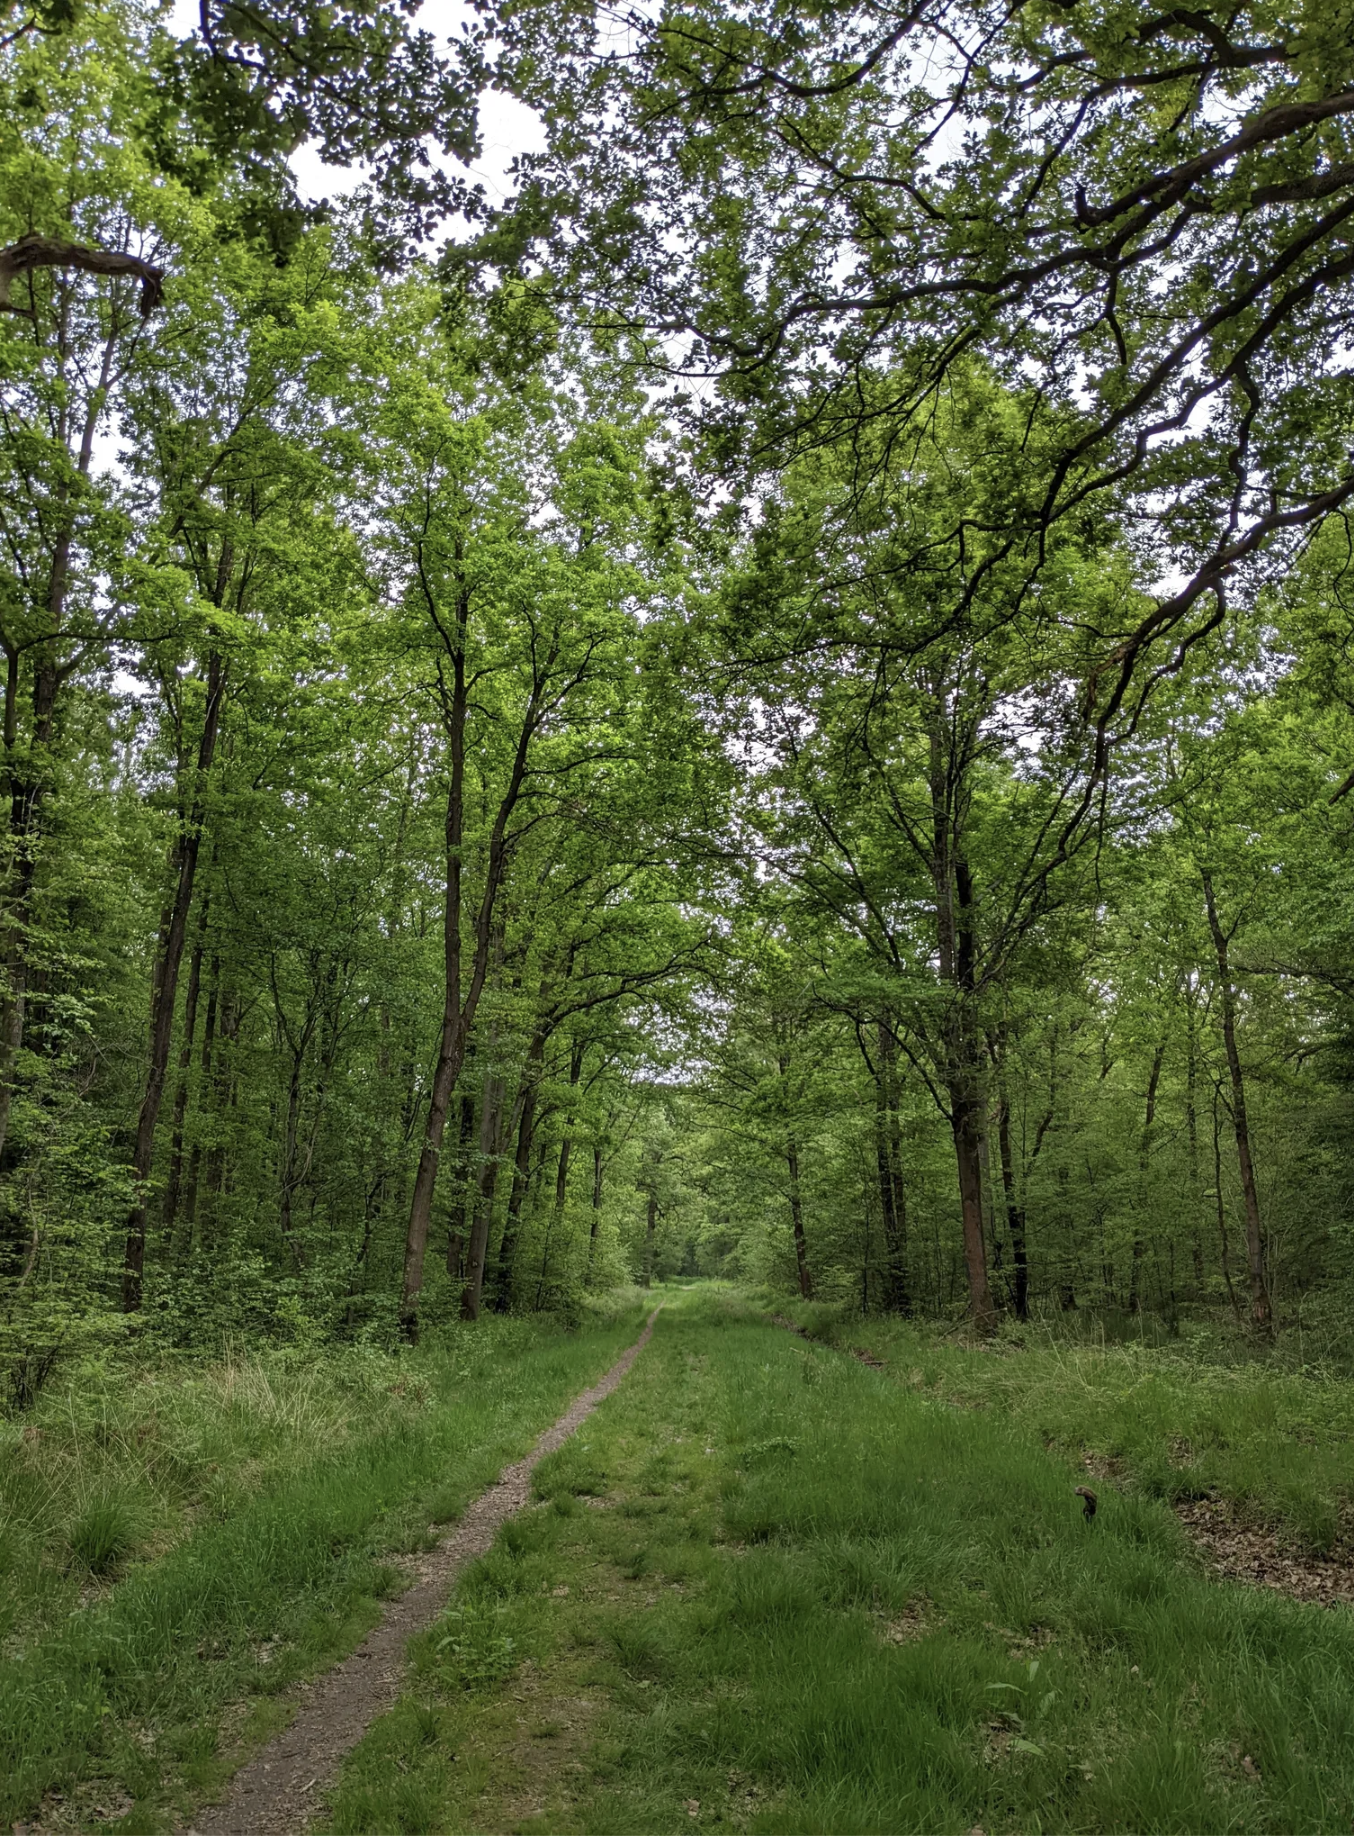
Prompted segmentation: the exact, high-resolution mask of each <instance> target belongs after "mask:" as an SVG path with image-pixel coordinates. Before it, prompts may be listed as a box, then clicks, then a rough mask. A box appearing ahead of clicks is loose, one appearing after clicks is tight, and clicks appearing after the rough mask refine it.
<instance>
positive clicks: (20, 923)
mask: <svg viewBox="0 0 1354 1836" xmlns="http://www.w3.org/2000/svg"><path fill="white" fill-rule="evenodd" d="M36 323H37V321H36V319H35V320H34V327H35V329H36ZM120 336H121V321H120V317H119V315H118V313H117V312H116V311H113V312H111V313H110V315H109V318H108V330H107V333H106V335H105V337H104V343H103V352H102V356H101V359H100V365H99V373H98V381H97V382H96V383H95V384H94V386H93V387H92V388H89V389H87V391H86V395H85V407H84V417H83V421H82V422H78V423H76V422H73V420H72V411H71V407H70V404H71V402H72V401H74V400H75V399H76V389H77V386H78V385H75V384H73V383H72V382H71V380H70V377H69V371H68V347H67V342H66V339H67V327H66V324H65V321H64V316H63V318H62V321H61V322H60V324H59V326H58V334H57V349H58V361H59V364H60V369H61V371H62V373H63V380H65V381H66V382H67V384H68V393H67V396H66V399H65V401H64V402H63V403H62V405H61V407H60V410H59V413H58V419H57V425H56V428H55V430H54V431H55V434H56V438H57V440H58V442H59V443H60V444H61V445H62V446H63V447H64V448H65V450H66V456H67V458H68V459H69V461H70V464H71V470H72V471H73V472H74V474H75V476H76V477H77V478H79V479H80V480H82V481H84V480H87V479H88V478H89V473H90V467H91V465H92V463H93V459H94V441H95V436H96V434H97V432H98V426H99V421H100V420H101V418H102V416H103V412H104V409H105V407H106V405H107V401H108V393H109V388H110V386H111V384H112V380H113V373H114V361H115V356H116V350H117V343H118V339H119V337H120ZM77 434H78V440H77V437H76V436H77ZM82 495H83V494H82V492H81V491H80V490H79V489H78V488H73V486H72V483H71V480H70V477H69V475H68V474H66V475H63V474H62V473H61V472H58V475H57V479H56V483H55V487H54V489H53V490H52V492H51V496H50V500H49V502H48V503H47V505H46V506H45V508H44V511H43V515H42V518H41V523H42V524H43V525H45V526H46V527H48V528H51V529H52V530H54V536H53V541H52V550H51V555H52V565H51V571H50V573H49V575H48V578H47V594H46V602H47V603H46V617H47V631H46V634H45V635H44V637H43V638H42V639H41V641H39V642H38V643H36V644H35V645H33V646H32V649H33V657H34V662H33V727H32V736H31V741H30V745H29V750H28V756H27V758H26V759H23V760H21V759H20V757H19V752H18V744H19V688H20V658H21V652H20V650H19V649H18V648H17V647H16V646H14V645H11V644H9V643H6V644H5V647H4V650H5V659H6V666H7V667H6V673H5V705H4V722H3V736H4V768H5V778H6V784H7V790H8V795H9V838H10V846H11V856H10V870H9V882H10V883H9V888H8V896H7V898H6V901H5V903H6V905H7V907H8V911H7V914H6V923H5V931H4V968H5V980H6V985H5V989H4V992H3V999H2V1000H0V1161H2V1160H3V1157H4V1152H5V1143H6V1142H7V1140H8V1139H9V1121H10V1111H11V1108H12V1105H13V1100H14V1080H15V1076H16V1073H17V1070H18V1057H19V1053H20V1051H21V1050H22V1048H23V1042H24V1021H25V1015H26V1009H27V1001H28V993H29V974H30V962H29V948H28V944H29V931H30V928H31V925H32V919H33V890H34V885H35V883H36V879H37V847H38V841H39V839H40V836H41V832H42V810H43V805H44V802H45V800H46V794H47V787H48V776H49V767H48V761H47V759H46V757H45V754H46V753H47V751H48V748H49V747H50V746H51V743H52V732H53V726H54V722H55V717H56V702H57V696H58V694H59V693H60V690H61V687H62V684H63V683H64V682H65V681H66V680H67V678H68V677H69V675H70V673H71V671H72V669H73V668H74V667H75V663H74V661H70V662H67V663H64V664H63V663H61V662H60V661H59V660H58V655H57V650H56V645H57V643H58V642H59V633H60V632H61V631H62V629H63V627H64V626H65V623H66V612H67V601H68V598H69V594H70V586H71V562H72V555H73V552H74V546H75V518H76V514H77V506H78V503H79V501H80V500H81V498H82ZM79 654H80V652H79V651H78V650H77V652H76V656H77V658H78V656H79Z"/></svg>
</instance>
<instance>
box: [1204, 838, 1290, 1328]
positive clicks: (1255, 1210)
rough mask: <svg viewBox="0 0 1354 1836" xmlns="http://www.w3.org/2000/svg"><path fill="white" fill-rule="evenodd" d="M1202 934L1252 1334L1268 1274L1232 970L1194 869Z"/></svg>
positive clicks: (1266, 1322) (1264, 1321)
mask: <svg viewBox="0 0 1354 1836" xmlns="http://www.w3.org/2000/svg"><path fill="white" fill-rule="evenodd" d="M1200 878H1201V879H1202V881H1203V888H1204V905H1205V908H1206V910H1207V912H1208V928H1209V930H1210V931H1211V932H1212V934H1213V949H1214V952H1215V954H1216V956H1217V959H1218V992H1219V994H1220V995H1221V997H1222V1040H1223V1045H1224V1046H1225V1048H1226V1051H1227V1069H1228V1072H1229V1073H1230V1075H1231V1080H1232V1126H1233V1130H1234V1132H1235V1135H1236V1157H1237V1161H1238V1164H1239V1166H1240V1169H1241V1198H1242V1203H1243V1205H1244V1207H1245V1214H1246V1264H1247V1270H1248V1273H1249V1275H1250V1284H1251V1324H1252V1325H1253V1326H1254V1327H1255V1328H1256V1330H1257V1331H1258V1332H1262V1333H1269V1332H1270V1331H1272V1329H1273V1324H1274V1319H1273V1310H1272V1308H1271V1306H1270V1299H1269V1271H1268V1269H1267V1268H1266V1266H1265V1235H1264V1231H1263V1230H1262V1228H1261V1223H1260V1195H1259V1192H1258V1191H1257V1189H1256V1183H1255V1165H1254V1162H1253V1160H1252V1158H1251V1131H1250V1121H1249V1119H1248V1117H1247V1113H1246V1080H1245V1077H1244V1076H1243V1074H1242V1069H1241V1054H1240V1052H1239V1050H1238V1049H1237V1043H1236V990H1235V989H1234V987H1233V986H1232V967H1231V962H1230V959H1229V952H1228V938H1227V934H1226V932H1224V930H1223V928H1222V925H1221V923H1220V922H1219V920H1218V907H1217V900H1216V899H1215V898H1214V896H1213V876H1212V874H1211V873H1210V872H1209V871H1208V870H1207V869H1200Z"/></svg>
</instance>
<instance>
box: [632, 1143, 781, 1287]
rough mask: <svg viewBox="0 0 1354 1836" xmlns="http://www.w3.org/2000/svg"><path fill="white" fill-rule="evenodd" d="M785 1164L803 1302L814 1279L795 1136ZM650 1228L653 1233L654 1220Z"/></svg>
mask: <svg viewBox="0 0 1354 1836" xmlns="http://www.w3.org/2000/svg"><path fill="white" fill-rule="evenodd" d="M785 1164H786V1166H787V1167H788V1168H789V1170H790V1223H791V1225H792V1227H793V1229H794V1233H795V1267H796V1269H797V1271H798V1273H799V1295H800V1299H801V1300H812V1299H813V1279H812V1277H811V1276H810V1274H809V1252H808V1245H807V1244H806V1243H805V1241H804V1201H803V1197H802V1195H801V1192H800V1186H799V1144H798V1142H796V1140H795V1138H794V1136H793V1135H791V1136H790V1137H789V1138H788V1140H787V1141H786V1143H785ZM649 1228H650V1230H651V1231H652V1229H653V1224H652V1220H651V1221H650V1225H649ZM645 1285H646V1286H647V1285H648V1284H647V1283H646V1284H645Z"/></svg>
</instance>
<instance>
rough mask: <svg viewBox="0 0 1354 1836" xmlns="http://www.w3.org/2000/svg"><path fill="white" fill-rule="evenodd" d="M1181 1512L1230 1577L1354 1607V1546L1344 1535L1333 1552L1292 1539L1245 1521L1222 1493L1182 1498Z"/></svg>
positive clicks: (1298, 1596)
mask: <svg viewBox="0 0 1354 1836" xmlns="http://www.w3.org/2000/svg"><path fill="white" fill-rule="evenodd" d="M1175 1514H1176V1516H1177V1517H1178V1518H1179V1519H1180V1522H1181V1523H1182V1524H1183V1525H1184V1527H1185V1530H1186V1532H1187V1534H1188V1535H1189V1537H1190V1540H1191V1541H1192V1542H1194V1543H1196V1544H1197V1545H1198V1547H1199V1548H1200V1549H1202V1550H1203V1551H1204V1553H1205V1554H1206V1555H1207V1556H1208V1558H1209V1561H1210V1562H1211V1563H1212V1565H1213V1567H1214V1568H1216V1569H1217V1570H1218V1571H1219V1573H1221V1574H1224V1575H1226V1577H1227V1579H1228V1580H1229V1581H1242V1582H1245V1583H1246V1584H1247V1585H1248V1586H1250V1587H1272V1588H1274V1589H1275V1590H1276V1591H1277V1592H1279V1593H1281V1594H1287V1595H1288V1597H1289V1599H1290V1600H1301V1601H1304V1602H1306V1603H1307V1604H1309V1605H1313V1606H1354V1546H1352V1545H1351V1543H1350V1541H1349V1539H1347V1538H1341V1539H1340V1541H1339V1542H1338V1543H1337V1544H1336V1545H1335V1548H1334V1549H1333V1551H1332V1553H1331V1554H1330V1555H1329V1556H1326V1557H1321V1556H1313V1555H1308V1554H1305V1553H1304V1552H1302V1551H1301V1550H1297V1549H1294V1548H1293V1547H1292V1546H1291V1545H1289V1544H1286V1543H1285V1542H1284V1541H1283V1539H1282V1538H1281V1537H1280V1536H1278V1535H1277V1534H1276V1533H1275V1532H1274V1531H1273V1530H1266V1529H1263V1528H1261V1527H1259V1526H1257V1525H1255V1524H1248V1523H1243V1522H1241V1521H1240V1520H1239V1519H1238V1517H1237V1515H1236V1511H1235V1509H1234V1507H1233V1506H1232V1505H1230V1504H1229V1503H1228V1502H1227V1500H1226V1499H1222V1498H1191V1499H1181V1500H1179V1501H1178V1502H1177V1504H1176V1506H1175Z"/></svg>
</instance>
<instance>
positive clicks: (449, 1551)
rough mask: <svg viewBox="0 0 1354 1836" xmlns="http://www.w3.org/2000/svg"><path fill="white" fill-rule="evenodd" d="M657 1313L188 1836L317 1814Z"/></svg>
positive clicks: (509, 1470)
mask: <svg viewBox="0 0 1354 1836" xmlns="http://www.w3.org/2000/svg"><path fill="white" fill-rule="evenodd" d="M661 1311H662V1307H661V1305H660V1306H658V1307H655V1308H654V1310H653V1312H652V1313H651V1314H650V1315H649V1318H648V1320H647V1322H646V1324H645V1327H644V1330H643V1332H642V1333H641V1334H640V1335H639V1337H638V1338H637V1339H636V1340H635V1343H634V1344H633V1345H632V1346H631V1347H630V1349H629V1350H628V1351H627V1352H624V1353H622V1355H621V1356H620V1357H619V1358H618V1359H617V1360H616V1362H615V1364H613V1365H612V1367H611V1369H610V1370H609V1371H608V1372H607V1374H606V1376H605V1377H603V1378H602V1379H601V1380H600V1382H598V1383H595V1384H594V1385H593V1386H592V1388H591V1389H590V1390H584V1392H583V1394H582V1395H581V1396H579V1397H578V1398H576V1400H575V1401H574V1402H573V1403H572V1404H571V1405H570V1406H569V1408H568V1409H567V1410H566V1411H565V1412H564V1414H563V1415H561V1416H560V1418H559V1420H558V1421H557V1422H556V1423H555V1424H554V1425H553V1426H552V1427H550V1428H547V1429H546V1431H545V1433H544V1434H543V1435H542V1436H541V1438H540V1440H539V1441H537V1443H536V1445H535V1446H534V1447H533V1448H532V1450H531V1452H530V1453H529V1454H527V1456H526V1458H525V1459H522V1460H518V1461H517V1462H516V1464H515V1465H513V1466H509V1467H505V1468H504V1470H503V1472H502V1474H501V1475H500V1476H499V1478H498V1479H497V1481H496V1482H495V1483H494V1484H493V1485H491V1486H490V1487H489V1489H488V1490H487V1491H485V1492H481V1493H480V1495H479V1497H478V1498H477V1499H476V1500H475V1501H474V1503H473V1504H471V1505H470V1506H469V1507H468V1508H467V1510H466V1512H465V1515H464V1516H463V1517H462V1518H461V1520H460V1522H459V1523H458V1524H457V1525H456V1527H455V1529H454V1530H453V1531H452V1532H451V1534H450V1535H449V1536H447V1537H445V1538H444V1539H443V1540H442V1541H441V1542H440V1543H439V1544H438V1545H437V1547H436V1548H435V1549H433V1550H431V1551H430V1552H429V1553H428V1554H427V1555H426V1556H424V1557H422V1558H420V1562H419V1579H418V1581H417V1582H416V1583H415V1584H414V1586H413V1587H411V1588H409V1589H408V1591H407V1592H406V1593H403V1594H401V1595H400V1596H399V1598H398V1599H397V1600H392V1601H390V1602H389V1603H388V1604H387V1605H386V1608H385V1610H384V1612H383V1613H382V1615H381V1619H380V1622H379V1624H377V1625H376V1626H375V1628H374V1629H373V1630H372V1631H371V1632H370V1633H369V1634H368V1635H367V1638H366V1639H365V1640H364V1642H363V1643H362V1644H361V1645H359V1646H358V1648H357V1650H356V1651H354V1652H353V1653H352V1655H351V1656H350V1657H346V1658H345V1659H344V1660H343V1662H342V1663H341V1664H336V1665H335V1666H334V1668H333V1669H332V1670H328V1671H326V1672H325V1673H324V1674H323V1675H322V1676H319V1677H317V1678H315V1680H314V1681H313V1682H311V1683H309V1684H307V1685H306V1686H305V1688H304V1690H303V1691H302V1692H301V1694H300V1697H299V1706H298V1709H297V1714H296V1718H295V1720H294V1721H292V1723H291V1725H290V1726H289V1727H287V1728H285V1729H284V1730H283V1732H282V1733H281V1734H278V1735H276V1736H275V1737H274V1739H272V1740H270V1741H269V1742H268V1744H267V1746H265V1747H261V1748H260V1749H259V1751H258V1752H257V1753H256V1754H255V1755H254V1757H253V1758H252V1759H251V1760H249V1761H248V1762H247V1763H246V1764H245V1765H243V1766H241V1768H240V1770H239V1771H238V1772H237V1773H235V1775H234V1776H233V1778H232V1779H231V1781H230V1786H229V1789H228V1791H227V1794H226V1797H225V1798H224V1799H223V1800H222V1802H221V1803H219V1804H213V1805H206V1806H204V1807H203V1808H202V1810H200V1811H199V1812H198V1814H197V1816H196V1817H194V1819H193V1820H192V1823H191V1824H190V1825H189V1826H188V1828H187V1830H186V1836H295V1833H296V1832H298V1831H301V1830H304V1829H305V1827H306V1824H307V1823H308V1822H309V1821H310V1819H311V1817H312V1816H313V1815H314V1813H315V1811H316V1809H317V1807H318V1805H319V1802H320V1799H321V1796H322V1794H323V1793H324V1791H325V1789H326V1787H327V1786H328V1785H330V1784H331V1783H332V1781H333V1779H334V1778H335V1777H336V1775H337V1773H338V1769H339V1766H340V1764H341V1762H342V1760H343V1758H344V1755H345V1754H347V1753H348V1752H349V1751H350V1750H351V1749H352V1748H353V1747H355V1746H356V1745H357V1743H358V1741H359V1740H361V1738H362V1736H363V1735H364V1734H365V1733H366V1731H367V1729H368V1728H369V1727H370V1726H371V1724H372V1722H373V1721H375V1720H376V1718H377V1716H378V1715H384V1714H385V1713H386V1711H387V1710H388V1709H391V1708H393V1707H394V1705H395V1702H396V1699H397V1698H398V1696H399V1693H400V1690H401V1688H402V1686H403V1683H404V1676H405V1664H404V1648H405V1645H406V1644H407V1643H408V1641H409V1639H410V1638H412V1637H413V1635H414V1633H416V1632H421V1631H423V1630H424V1628H425V1627H427V1626H429V1625H431V1624H432V1622H433V1620H435V1619H436V1618H437V1615H438V1614H439V1613H440V1612H441V1611H442V1609H443V1607H444V1606H445V1605H446V1601H447V1596H448V1594H449V1593H450V1590H451V1584H452V1583H453V1582H454V1581H455V1579H456V1577H457V1576H458V1575H459V1574H460V1572H461V1570H462V1569H463V1568H464V1567H465V1566H466V1565H467V1563H469V1562H473V1561H474V1560H475V1559H476V1557H477V1556H482V1555H484V1554H485V1553H486V1551H487V1550H489V1549H490V1548H491V1547H492V1545H493V1541H494V1538H495V1537H496V1536H497V1535H498V1532H499V1530H500V1529H501V1528H502V1526H503V1524H505V1523H506V1522H507V1520H508V1519H509V1518H510V1517H513V1516H515V1515H516V1513H517V1512H518V1511H520V1510H522V1509H523V1508H524V1507H525V1506H526V1505H527V1504H528V1503H529V1502H530V1499H531V1476H532V1474H533V1473H534V1472H535V1470H536V1467H537V1465H538V1464H539V1463H540V1461H542V1460H543V1459H544V1458H545V1457H546V1455H547V1454H552V1453H554V1452H555V1450H556V1449H557V1448H559V1447H562V1446H563V1445H564V1443H565V1441H567V1440H568V1438H569V1436H570V1435H571V1434H573V1433H574V1431H575V1429H577V1428H578V1427H579V1426H580V1425H581V1424H582V1423H583V1422H585V1421H586V1420H587V1418H588V1417H589V1416H590V1415H591V1414H592V1412H593V1410H594V1409H595V1408H596V1407H597V1405H598V1403H600V1402H603V1401H605V1399H606V1398H607V1397H608V1396H610V1395H611V1393H612V1391H613V1390H614V1389H616V1388H617V1386H618V1385H619V1384H620V1382H621V1380H622V1378H624V1376H625V1375H626V1373H627V1372H628V1371H629V1369H630V1367H631V1365H633V1363H634V1362H635V1359H636V1358H638V1356H639V1354H640V1353H641V1352H642V1351H643V1350H644V1347H645V1346H646V1345H647V1344H648V1343H649V1339H650V1336H651V1334H652V1333H653V1328H654V1321H655V1320H656V1319H657V1318H658V1315H659V1313H660V1312H661Z"/></svg>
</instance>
